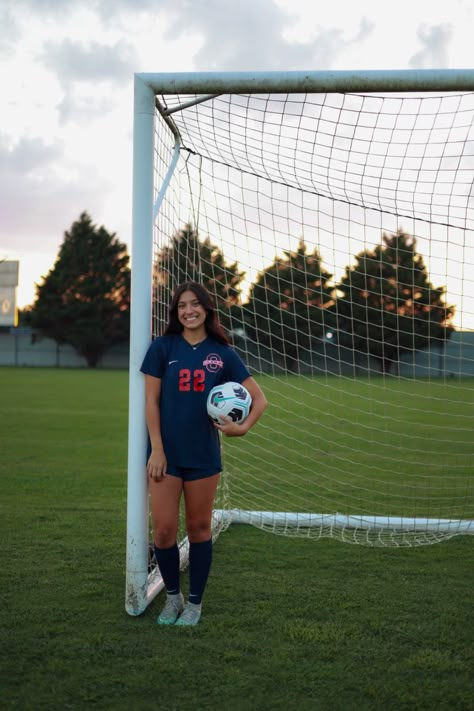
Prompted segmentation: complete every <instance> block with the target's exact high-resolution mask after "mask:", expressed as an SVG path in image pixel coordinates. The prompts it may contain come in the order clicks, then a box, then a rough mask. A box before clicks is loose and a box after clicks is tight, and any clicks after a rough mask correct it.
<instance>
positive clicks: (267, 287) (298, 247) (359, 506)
mask: <svg viewBox="0 0 474 711" xmlns="http://www.w3.org/2000/svg"><path fill="white" fill-rule="evenodd" d="M191 98H192V97H190V96H176V97H170V96H166V97H159V106H160V111H158V112H157V122H156V123H157V132H156V176H155V189H156V194H158V192H159V190H160V188H161V185H162V183H163V180H164V177H165V175H166V173H167V170H168V167H169V165H170V163H171V158H172V154H173V150H174V141H175V139H174V136H173V135H172V133H171V132H170V130H169V125H167V123H166V122H165V120H164V119H163V118H162V116H160V112H161V113H165V112H166V109H171V110H172V111H173V113H172V114H171V120H172V122H173V129H174V130H176V129H177V131H178V132H179V143H180V146H181V150H180V158H179V161H178V165H177V168H176V170H175V171H174V174H173V177H172V179H171V182H170V185H169V187H168V189H167V191H166V194H165V198H164V200H163V202H162V203H161V205H160V209H159V211H158V214H157V218H156V230H155V237H156V239H155V253H154V264H155V283H154V333H155V334H157V333H160V332H161V329H162V327H163V323H164V321H165V320H166V303H167V300H168V298H169V289H172V288H174V287H175V286H176V285H177V283H178V282H179V281H181V280H182V278H183V276H186V278H194V279H202V280H203V281H205V283H206V284H207V285H208V286H210V288H211V289H212V288H213V285H214V287H215V291H216V295H219V294H221V292H220V291H219V289H220V284H219V281H222V279H223V274H222V269H221V268H220V267H219V262H218V260H217V258H216V250H217V251H218V252H219V253H222V254H223V256H224V258H225V263H226V264H227V265H234V264H236V265H237V266H238V270H239V271H240V272H245V277H244V278H243V279H242V280H241V281H240V282H239V285H238V286H239V289H240V290H241V294H240V299H237V300H235V299H233V300H229V303H228V304H227V306H229V305H231V306H232V308H231V309H230V310H227V312H226V313H225V318H226V319H227V322H226V325H227V326H228V328H229V329H230V331H231V333H232V335H233V340H234V345H235V347H236V348H238V350H239V351H240V352H241V353H242V356H243V357H244V359H245V360H246V361H247V362H248V364H249V366H250V367H251V369H252V372H253V374H254V375H255V377H256V378H257V379H258V381H259V382H260V384H261V385H262V387H263V388H264V390H265V393H266V395H267V397H268V399H269V402H270V406H269V408H268V410H267V412H266V413H265V415H264V418H263V419H262V421H261V422H260V423H259V424H258V425H257V426H256V427H255V429H254V430H252V432H251V433H250V434H249V435H248V436H247V437H245V438H239V439H238V440H237V441H226V442H224V452H225V472H226V473H225V477H224V481H225V483H226V489H227V491H226V495H225V496H224V494H223V493H222V494H221V496H220V498H219V501H218V502H217V507H218V508H219V509H221V508H222V509H226V510H228V509H232V510H234V509H237V510H240V511H247V512H248V511H254V512H257V513H256V514H255V515H254V516H253V515H252V516H250V515H247V514H243V518H244V519H245V520H248V522H250V523H252V524H254V525H260V526H262V527H264V528H269V529H271V530H275V531H276V532H278V533H285V534H288V535H305V536H315V537H321V536H327V535H331V536H337V537H339V538H341V540H346V541H349V542H358V543H367V544H372V545H392V544H394V545H415V544H421V543H430V542H434V541H437V540H441V539H443V538H446V537H449V536H452V535H455V534H457V533H466V532H471V533H472V532H473V529H472V527H471V528H469V524H466V521H471V520H472V519H474V500H473V499H474V496H473V495H474V485H473V465H472V461H473V455H474V451H473V443H472V434H471V433H472V416H473V414H474V406H473V402H474V398H473V392H474V379H473V378H472V377H470V376H473V375H474V332H473V330H472V329H473V326H474V306H473V304H474V300H473V294H474V289H473V286H474V240H473V229H474V220H473V218H474V212H473V194H472V190H473V188H472V185H473V176H474V128H473V118H474V95H473V94H459V95H455V96H454V95H449V94H445V95H442V96H432V95H426V96H419V97H414V96H412V95H410V96H394V95H386V96H372V95H370V96H369V95H367V96H361V95H350V94H344V95H342V94H325V95H304V96H303V95H284V96H282V95H278V96H276V95H273V96H268V95H267V96H262V95H249V96H243V95H229V96H219V97H215V98H213V99H209V100H208V101H205V102H203V103H199V104H197V105H194V106H189V107H187V108H184V109H182V110H176V109H178V107H179V106H180V105H181V104H183V103H188V102H189V100H190V99H191ZM167 121H168V122H169V119H167ZM188 226H189V227H188ZM400 232H401V233H402V234H404V235H406V236H408V238H409V239H408V242H403V243H402V242H397V241H396V240H395V242H394V244H395V248H394V249H395V252H394V253H395V255H396V258H395V259H394V260H392V262H391V265H390V269H391V270H392V271H391V272H390V275H389V276H388V277H387V276H386V275H385V276H384V278H380V274H379V273H378V272H377V269H378V268H379V267H380V269H381V268H382V267H381V266H380V265H382V264H383V265H384V268H385V266H386V264H385V262H386V261H387V259H388V257H387V255H388V254H389V252H388V251H387V249H388V246H387V243H386V239H385V240H384V235H385V237H386V238H387V237H388V238H389V239H390V238H393V237H394V236H395V235H397V234H399V233H400ZM183 235H184V236H183ZM177 236H178V238H179V239H178V240H177V241H176V238H177ZM193 239H194V241H193ZM196 239H197V247H196ZM206 240H207V241H208V242H207V248H206V247H205V246H203V245H205V242H206ZM410 244H414V249H415V254H416V255H420V256H421V261H420V260H418V261H416V260H415V261H416V266H415V268H413V269H412V270H411V271H410V270H408V271H405V272H404V274H405V276H403V277H400V276H397V269H398V270H399V271H398V275H400V273H401V269H402V266H403V263H404V260H405V259H411V258H412V257H413V252H410V249H409V246H410ZM397 245H399V247H398V246H397ZM170 246H171V247H172V248H170ZM214 248H215V249H214ZM397 249H398V252H397ZM364 253H370V254H371V255H372V256H371V259H370V260H369V262H367V260H366V261H365V262H364V261H363V260H362V259H358V255H361V254H364ZM392 256H393V255H392ZM398 259H399V263H397V260H398ZM389 261H390V260H389ZM368 264H369V266H367V265H368ZM183 265H184V266H183ZM271 265H273V266H274V269H273V271H272V272H271V273H269V272H268V270H269V267H270V266H271ZM362 265H365V266H364V271H362ZM370 265H372V267H370ZM374 265H375V267H376V269H375V272H371V271H370V269H369V267H370V268H373V267H374ZM397 265H398V266H397ZM423 268H425V269H426V275H427V278H426V281H425V283H424V286H423V285H422V286H420V283H421V282H419V281H417V280H418V277H419V274H420V273H421V272H422V271H423ZM265 271H267V274H266V276H265V277H263V276H262V275H263V273H264V272H265ZM407 274H408V276H407ZM417 275H418V276H417ZM357 276H359V277H361V279H362V281H363V283H364V284H365V287H364V288H363V287H361V286H360V285H359V286H358V287H357V289H356V290H355V291H354V290H352V291H351V290H346V292H343V291H342V290H341V285H342V284H343V282H344V278H346V285H347V283H348V281H347V280H350V279H354V280H355V279H356V277H357ZM256 284H259V287H260V288H258V289H257V288H256V287H255V285H256ZM390 284H391V285H392V286H393V287H394V292H393V293H391V294H389V293H388V289H389V288H391V287H390ZM443 288H445V289H446V295H444V294H443ZM437 289H441V290H440V291H439V293H438V292H437ZM363 292H364V293H366V297H364V298H366V299H367V307H366V308H365V310H364V309H363V308H362V310H361V305H360V303H357V304H356V302H355V301H354V303H351V298H352V297H353V294H357V295H358V298H359V301H360V298H361V294H362V293H363ZM436 293H438V296H437V298H438V302H437V305H438V307H440V304H441V303H444V304H445V306H446V307H449V306H451V305H452V306H454V307H455V309H454V311H455V316H454V325H455V327H456V330H455V331H454V332H452V333H451V334H450V337H449V338H448V339H447V340H446V341H445V340H444V338H442V337H441V331H439V329H437V328H436V327H435V324H434V322H433V323H431V322H430V323H429V325H428V327H426V318H425V316H423V314H422V311H423V309H424V310H425V313H427V312H429V311H430V310H431V311H433V304H432V302H430V298H432V299H433V298H434V296H436ZM420 294H421V295H420ZM427 294H429V297H430V298H425V297H426V295H427ZM275 295H276V296H277V297H278V298H276V296H275ZM417 300H418V302H419V303H418V302H417ZM415 302H417V303H418V306H420V304H421V306H420V308H419V309H418V310H416V309H415V306H416V305H417V303H415ZM430 304H431V306H430ZM390 310H392V312H393V315H394V319H395V320H394V319H393V318H392V320H391V321H389V320H388V315H390V314H388V312H389V311H390ZM446 315H447V317H448V318H447V323H449V322H450V318H449V314H446ZM423 324H424V325H423ZM438 325H439V324H438ZM423 328H425V331H426V328H427V329H428V331H427V337H426V339H425V340H426V341H427V343H426V344H425V345H424V346H423V347H421V346H420V344H421V341H420V340H419V339H420V338H421V335H420V334H421V331H423ZM355 333H356V335H357V337H356V336H355V335H354V334H355ZM407 333H408V334H409V336H410V338H411V339H412V347H411V348H410V347H408V346H407V345H406V339H405V340H403V336H404V335H406V334H407ZM364 334H365V336H364ZM369 336H370V337H369ZM425 336H426V333H425ZM394 344H395V345H396V346H397V347H394ZM403 344H404V345H403ZM272 511H273V512H280V513H278V514H275V515H274V516H273V517H272V516H271V515H270V512H272ZM258 512H260V513H258ZM261 512H267V513H266V514H265V516H263V515H262V514H261ZM281 512H291V515H290V514H288V515H285V516H283V514H282V513H281ZM309 514H311V516H310V517H309V518H310V521H309V523H310V524H311V525H308V515H309ZM320 516H323V517H324V516H326V517H328V516H329V517H330V520H329V521H328V519H324V518H323V519H321V518H318V517H320ZM246 517H247V518H246ZM354 517H356V518H357V517H358V521H356V520H355V519H354ZM220 521H221V525H227V524H228V519H227V518H226V517H224V516H223V517H221V518H220Z"/></svg>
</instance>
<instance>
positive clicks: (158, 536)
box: [153, 524, 178, 548]
mask: <svg viewBox="0 0 474 711" xmlns="http://www.w3.org/2000/svg"><path fill="white" fill-rule="evenodd" d="M177 534H178V531H177V529H176V526H174V525H166V524H155V526H154V530H153V535H154V539H155V545H156V546H158V548H170V547H171V546H173V545H174V544H175V543H176V539H177Z"/></svg>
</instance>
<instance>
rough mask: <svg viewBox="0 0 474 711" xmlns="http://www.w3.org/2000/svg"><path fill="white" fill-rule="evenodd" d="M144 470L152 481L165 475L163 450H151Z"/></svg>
mask: <svg viewBox="0 0 474 711" xmlns="http://www.w3.org/2000/svg"><path fill="white" fill-rule="evenodd" d="M146 471H147V474H148V476H149V477H150V479H153V481H162V479H163V478H164V477H165V476H166V457H165V453H164V452H152V453H151V455H150V458H149V460H148V462H147V465H146Z"/></svg>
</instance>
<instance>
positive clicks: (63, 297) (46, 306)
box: [29, 212, 130, 367]
mask: <svg viewBox="0 0 474 711" xmlns="http://www.w3.org/2000/svg"><path fill="white" fill-rule="evenodd" d="M128 262H129V257H128V255H127V252H126V245H125V244H122V243H120V242H119V241H118V239H117V238H116V236H115V234H110V233H109V232H107V230H106V229H105V228H104V227H97V226H96V225H94V224H93V223H92V220H91V218H90V217H89V215H88V214H87V212H83V213H82V214H81V215H80V217H79V220H77V221H76V222H74V223H73V225H72V227H71V229H70V230H69V231H68V232H65V233H64V241H63V243H62V245H61V247H60V250H59V255H58V257H57V259H56V262H55V264H54V267H53V269H51V271H50V272H49V273H48V275H47V276H46V277H45V278H44V279H43V283H42V284H40V285H38V286H37V287H36V301H35V303H34V304H33V306H32V308H31V312H30V315H29V320H30V322H31V325H32V326H33V327H34V328H36V329H38V330H39V331H41V333H42V334H43V335H45V336H47V337H49V338H53V339H54V340H55V341H57V342H58V343H69V344H70V345H72V346H73V347H74V348H75V349H76V350H77V352H78V353H79V354H80V355H82V356H83V357H84V358H85V359H86V361H87V364H88V365H89V366H90V367H95V366H96V365H97V363H98V361H99V360H100V358H101V356H102V355H103V354H104V353H105V351H106V350H107V349H108V348H110V346H111V345H113V344H114V343H120V342H123V341H127V340H128V337H129V323H130V269H129V267H128Z"/></svg>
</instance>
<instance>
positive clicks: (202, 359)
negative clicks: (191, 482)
mask: <svg viewBox="0 0 474 711" xmlns="http://www.w3.org/2000/svg"><path fill="white" fill-rule="evenodd" d="M140 370H141V371H142V373H145V374H146V375H152V376H154V377H155V378H160V379H161V397H160V420H161V437H162V439H163V447H164V450H165V455H166V459H167V462H168V465H170V466H171V465H174V466H177V467H189V468H193V469H194V468H199V469H214V470H215V472H216V473H217V472H219V471H221V469H222V461H221V448H220V441H219V432H218V430H217V429H216V428H215V427H214V425H213V424H212V423H211V422H210V420H209V418H208V416H207V410H206V402H207V396H208V394H209V391H210V390H211V389H212V388H213V387H214V386H215V385H220V384H222V383H226V382H228V381H229V380H232V381H235V382H237V383H242V382H243V381H244V380H245V379H246V378H248V377H249V375H250V373H249V371H248V369H247V367H246V366H245V365H244V363H243V362H242V360H241V358H240V357H239V355H238V354H237V353H236V352H235V351H234V350H233V349H232V348H230V347H229V346H224V345H222V344H220V343H218V342H217V341H214V340H213V339H212V338H206V339H205V340H204V341H202V342H201V343H199V344H198V345H196V346H192V345H191V344H190V343H188V342H187V341H186V340H185V339H184V338H183V337H182V336H181V335H175V336H161V337H159V338H157V339H156V340H155V341H153V343H152V344H151V346H150V347H149V349H148V352H147V354H146V356H145V359H144V361H143V364H142V367H141V368H140Z"/></svg>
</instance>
